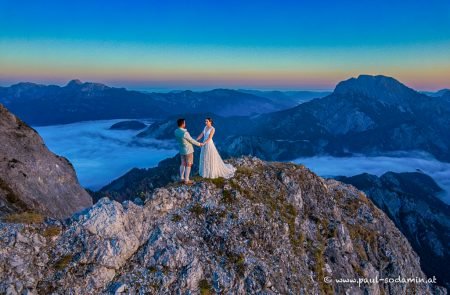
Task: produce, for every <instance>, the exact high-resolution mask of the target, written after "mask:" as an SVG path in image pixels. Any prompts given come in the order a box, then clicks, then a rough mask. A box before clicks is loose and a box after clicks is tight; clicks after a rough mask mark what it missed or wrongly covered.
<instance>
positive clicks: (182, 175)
mask: <svg viewBox="0 0 450 295" xmlns="http://www.w3.org/2000/svg"><path fill="white" fill-rule="evenodd" d="M185 170H186V166H184V164H183V163H181V165H180V180H181V181H184V171H185Z"/></svg>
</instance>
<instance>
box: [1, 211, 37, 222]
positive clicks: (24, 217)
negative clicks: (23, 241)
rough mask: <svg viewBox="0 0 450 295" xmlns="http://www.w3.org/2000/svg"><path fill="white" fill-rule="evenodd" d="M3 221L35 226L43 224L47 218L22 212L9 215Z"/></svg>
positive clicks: (34, 213)
mask: <svg viewBox="0 0 450 295" xmlns="http://www.w3.org/2000/svg"><path fill="white" fill-rule="evenodd" d="M3 220H4V221H5V222H9V223H25V224H33V223H43V222H44V220H45V217H44V216H43V215H42V214H39V213H36V212H22V213H13V214H9V215H7V216H5V217H4V218H3Z"/></svg>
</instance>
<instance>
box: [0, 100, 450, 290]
mask: <svg viewBox="0 0 450 295" xmlns="http://www.w3.org/2000/svg"><path fill="white" fill-rule="evenodd" d="M1 111H2V112H1V114H2V116H1V117H0V119H1V120H0V123H2V124H1V125H0V127H2V133H1V134H2V136H3V137H4V138H3V140H2V141H1V142H2V144H3V143H5V142H6V146H4V145H2V146H1V148H2V152H3V151H6V152H7V153H6V157H5V159H4V163H5V165H4V167H6V170H4V171H3V170H2V171H0V172H1V173H2V174H1V175H0V176H1V180H2V189H1V190H0V197H2V200H4V201H3V202H4V203H7V204H14V203H17V200H18V198H11V197H8V196H10V195H11V192H13V193H14V192H18V193H15V195H19V194H20V195H26V193H30V192H31V193H30V194H31V195H32V197H33V199H27V198H22V197H21V198H20V203H21V204H22V203H23V204H25V205H27V207H23V208H22V207H15V206H9V207H8V211H5V212H4V213H3V214H1V216H0V249H2V250H1V251H0V270H1V271H0V293H12V294H14V293H27V292H28V293H29V292H32V293H45V294H47V293H61V292H70V293H73V294H92V293H120V292H129V293H154V294H166V293H185V292H194V293H203V294H206V293H210V292H216V293H217V292H218V293H220V292H230V293H251V294H253V293H294V294H298V293H310V292H312V293H325V294H328V293H338V294H339V293H351V294H367V293H368V294H371V293H380V294H382V293H384V294H403V293H408V292H410V291H411V290H413V291H414V292H418V293H420V294H422V293H423V294H431V293H433V294H445V293H446V292H445V290H444V289H442V288H440V287H438V286H436V285H433V284H415V285H410V284H389V285H386V284H363V285H359V286H357V285H355V284H338V283H336V282H335V281H331V283H327V282H326V281H325V278H326V277H330V278H333V279H334V278H358V277H370V278H373V277H375V276H377V277H381V278H397V277H398V276H400V277H404V278H409V277H411V278H415V277H419V278H425V277H426V274H424V273H423V272H422V269H424V270H426V272H427V274H428V275H429V276H432V275H434V273H433V272H432V271H433V270H435V269H436V268H435V267H439V266H441V267H442V261H443V260H441V263H440V264H439V262H438V260H432V259H435V258H433V257H434V256H433V255H439V254H440V252H439V251H438V250H439V249H441V250H442V251H441V252H442V255H443V257H448V256H446V255H447V254H446V252H445V248H443V247H445V245H446V244H447V243H448V241H447V240H446V238H445V231H448V227H446V226H447V225H448V224H447V223H446V221H445V220H448V207H447V209H445V208H443V207H442V206H439V202H438V201H436V200H434V199H433V198H431V197H430V196H434V194H436V193H439V191H440V189H439V188H438V187H437V186H436V184H435V183H434V185H433V181H432V180H431V181H430V179H429V178H427V177H422V175H416V174H399V175H392V174H387V175H386V176H382V177H381V178H380V180H377V178H376V177H369V179H370V181H369V182H368V183H369V185H363V186H362V189H364V190H366V191H367V192H368V196H369V198H367V197H366V195H365V194H364V193H362V192H361V191H359V190H358V189H356V188H355V187H353V186H351V185H345V184H343V183H342V182H339V181H336V180H333V179H323V178H321V177H318V176H317V175H315V174H314V173H312V172H311V171H309V170H308V169H307V168H306V167H304V166H302V165H295V164H292V163H268V162H264V161H261V160H259V159H257V158H248V157H238V158H235V159H232V160H229V161H230V162H231V164H233V165H234V166H235V167H237V174H236V176H235V177H234V178H232V179H230V180H224V179H215V180H208V179H197V178H196V180H197V184H196V185H195V186H193V187H187V186H184V185H181V184H179V183H175V182H173V180H174V177H176V174H177V169H176V167H177V165H178V159H176V158H173V159H169V160H167V161H164V162H163V163H161V164H160V165H159V166H158V167H157V168H152V169H147V170H146V171H143V170H135V171H132V172H131V173H130V176H131V177H129V178H122V179H118V180H117V181H115V182H113V183H112V184H111V186H110V187H109V189H105V190H103V193H105V194H106V195H109V196H110V197H111V198H113V199H116V200H119V201H121V202H122V201H124V202H122V203H119V202H117V201H115V200H111V199H109V198H103V196H101V195H94V197H95V199H96V200H97V202H96V204H95V205H94V206H93V207H90V200H89V199H88V202H87V203H86V204H84V205H82V206H80V207H71V208H69V210H70V211H67V212H66V213H64V215H60V216H57V215H52V214H54V213H52V212H58V210H60V209H61V208H66V207H67V206H68V205H70V204H74V202H75V204H76V201H77V200H80V196H79V194H80V192H83V191H84V190H83V189H82V188H81V187H80V186H79V184H78V182H77V181H76V177H75V176H74V171H73V168H71V165H70V162H68V161H67V160H65V159H62V158H60V157H58V156H56V155H53V154H51V153H50V152H49V151H48V150H47V149H46V148H45V145H44V144H43V142H42V140H41V139H40V137H39V135H38V134H37V133H36V132H35V131H34V130H33V129H31V128H30V127H28V126H27V124H26V123H24V122H22V121H21V120H20V119H18V118H17V117H15V116H14V115H12V114H10V113H9V112H8V111H7V110H6V109H4V108H3V107H2V109H1ZM261 116H263V115H261ZM259 117H260V116H256V117H252V118H249V119H251V120H256V119H258V118H259ZM238 118H241V119H242V118H243V117H238ZM235 119H236V118H235ZM223 120H225V121H227V120H228V118H223ZM112 132H113V131H112ZM224 156H226V154H224ZM10 158H11V159H13V160H8V159H10ZM14 159H16V161H14ZM60 165H62V166H63V167H62V168H61V169H59V167H58V166H60ZM12 173H16V174H17V175H16V174H14V175H13V174H12ZM19 174H22V176H20V175H19ZM24 174H25V175H24ZM28 175H30V176H31V177H29V178H30V179H29V180H23V179H22V178H23V177H24V178H28ZM10 176H12V177H10ZM20 177H22V178H20ZM194 177H195V176H194ZM385 179H387V180H386V181H385ZM347 180H348V179H345V181H347ZM347 182H349V183H353V184H354V185H355V186H358V185H359V182H358V181H352V180H348V181H347ZM364 183H367V182H364V181H363V184H364ZM380 183H381V184H380ZM67 186H69V188H70V190H69V189H67ZM21 187H25V188H26V189H27V190H25V191H23V190H16V191H14V190H12V189H11V188H14V189H15V188H21ZM3 188H10V189H6V190H5V189H3ZM61 189H64V190H63V191H61ZM115 190H116V191H118V194H114V191H115ZM41 191H43V192H44V193H41ZM33 192H34V195H33ZM83 194H85V192H84V193H83ZM122 194H125V195H127V197H126V198H122V199H120V197H121V195H122ZM133 195H134V196H135V197H138V198H134V199H133V201H129V200H130V199H132V198H131V197H132V196H133ZM371 199H372V200H374V201H372V200H371ZM52 200H53V201H52ZM398 200H400V201H398ZM374 203H375V204H377V205H378V206H380V208H381V209H383V210H384V211H385V212H386V213H384V212H383V211H381V210H380V209H378V208H377V207H376V205H374ZM399 203H400V205H398V204H399ZM436 204H437V205H436ZM64 206H66V207H64ZM85 207H89V208H86V209H84V210H82V209H83V208H85ZM386 207H387V208H386ZM440 207H441V208H440ZM406 208H409V209H410V211H408V210H405V209H406ZM79 210H82V211H79ZM446 210H447V211H446ZM75 211H79V212H78V213H75V214H74V215H72V213H73V212H75ZM430 212H431V213H433V214H434V213H435V214H437V215H438V216H441V215H442V216H444V217H445V216H447V217H445V218H447V219H443V221H441V222H440V223H439V222H437V221H436V216H432V214H430ZM443 214H444V215H443ZM67 216H70V218H69V219H66V220H63V221H62V222H61V221H59V220H57V219H54V218H58V219H64V218H65V217H67ZM51 217H53V218H51ZM390 219H392V220H393V221H394V222H395V224H396V225H397V226H398V227H399V228H400V230H401V231H403V233H404V234H405V235H406V237H407V238H409V239H414V238H416V239H417V241H418V242H419V245H418V246H420V247H419V248H416V247H418V246H417V245H414V241H411V240H410V242H411V244H413V245H414V246H413V248H411V246H410V244H409V243H410V242H408V240H407V239H406V238H405V236H403V234H402V233H401V232H400V231H399V229H398V228H397V227H396V226H395V225H394V223H393V222H392V221H391V220H390ZM442 222H443V223H442ZM422 223H428V224H426V227H424V226H423V225H422ZM414 226H417V230H415V231H413V230H411V229H414ZM439 231H442V233H441V232H439ZM438 233H439V234H442V235H443V236H444V239H441V236H435V235H437V234H438ZM438 242H440V243H441V244H442V245H444V246H443V247H440V246H439V244H438ZM427 247H430V248H427ZM413 249H416V251H417V252H419V253H420V255H421V257H427V256H425V255H427V254H426V253H427V252H426V251H428V250H429V249H432V250H433V252H432V253H431V254H432V255H431V256H429V257H431V258H432V259H430V260H424V261H423V262H422V269H421V265H420V260H419V257H418V256H417V254H416V253H415V251H414V250H413ZM417 249H418V250H417ZM421 250H424V251H425V252H420V251H421ZM424 253H425V254H424ZM445 259H447V258H445ZM436 261H437V262H436ZM432 263H437V265H434V266H433V264H432ZM438 275H442V273H440V272H438ZM302 278H309V279H308V280H304V279H302ZM440 280H441V281H440V282H442V283H444V284H446V282H445V280H442V278H440Z"/></svg>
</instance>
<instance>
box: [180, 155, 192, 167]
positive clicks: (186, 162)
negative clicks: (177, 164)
mask: <svg viewBox="0 0 450 295" xmlns="http://www.w3.org/2000/svg"><path fill="white" fill-rule="evenodd" d="M193 163H194V153H190V154H187V155H181V164H182V165H183V166H190V165H192V164H193Z"/></svg>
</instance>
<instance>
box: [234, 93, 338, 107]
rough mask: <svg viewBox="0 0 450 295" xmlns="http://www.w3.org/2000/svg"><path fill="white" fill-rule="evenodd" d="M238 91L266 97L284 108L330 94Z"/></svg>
mask: <svg viewBox="0 0 450 295" xmlns="http://www.w3.org/2000/svg"><path fill="white" fill-rule="evenodd" d="M238 91H239V92H244V93H250V94H253V95H256V96H261V97H265V98H268V99H270V100H272V101H274V102H276V103H279V104H283V105H284V106H285V107H286V108H292V107H295V106H297V105H299V104H301V103H304V102H307V101H309V100H311V99H314V98H320V97H324V96H327V95H329V94H330V92H326V91H277V90H273V91H262V90H247V89H239V90H238Z"/></svg>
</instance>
